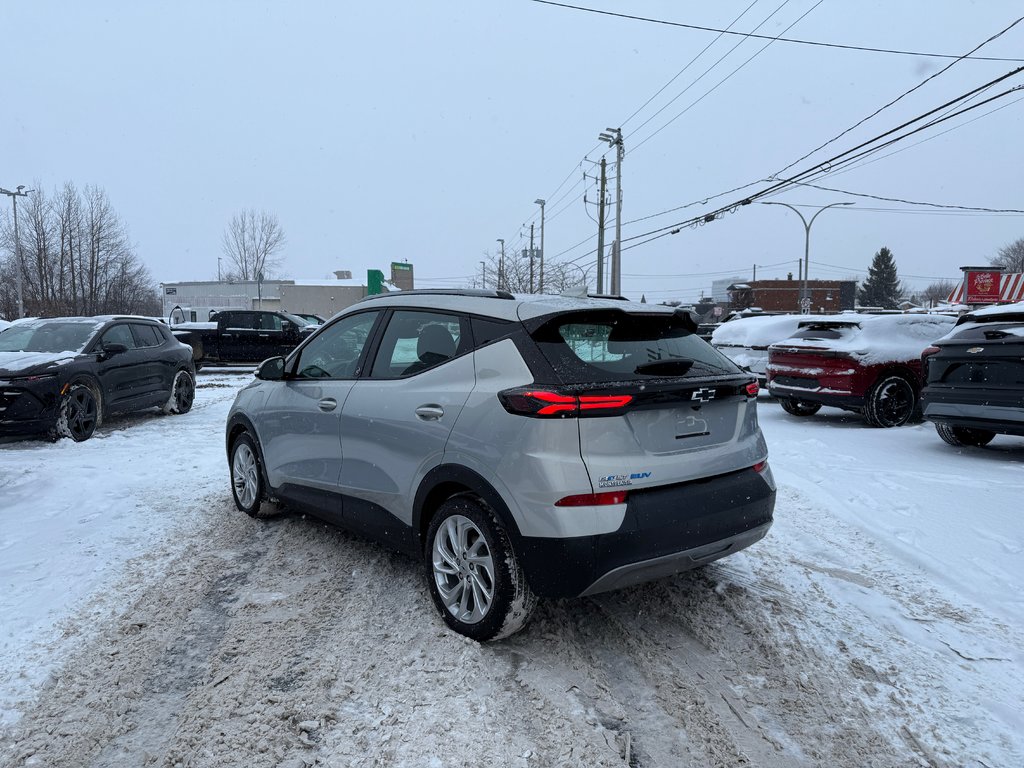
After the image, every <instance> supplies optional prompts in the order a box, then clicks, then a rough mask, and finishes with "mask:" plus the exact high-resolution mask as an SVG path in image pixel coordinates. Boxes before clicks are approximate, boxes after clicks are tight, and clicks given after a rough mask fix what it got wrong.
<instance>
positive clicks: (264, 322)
mask: <svg viewBox="0 0 1024 768" xmlns="http://www.w3.org/2000/svg"><path fill="white" fill-rule="evenodd" d="M281 328H282V325H281V317H280V315H272V314H270V313H269V312H266V313H264V314H262V315H260V330H263V331H280V330H281Z"/></svg>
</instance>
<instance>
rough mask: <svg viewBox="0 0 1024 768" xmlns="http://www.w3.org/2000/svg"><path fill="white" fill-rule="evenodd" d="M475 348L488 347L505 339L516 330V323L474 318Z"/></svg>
mask: <svg viewBox="0 0 1024 768" xmlns="http://www.w3.org/2000/svg"><path fill="white" fill-rule="evenodd" d="M472 322H473V342H474V344H473V346H474V348H475V349H480V347H484V346H487V345H488V344H490V343H491V342H494V341H497V340H498V339H503V338H505V337H506V336H508V335H509V334H511V333H512V332H513V331H515V329H516V323H510V322H508V321H507V320H490V319H486V318H483V317H474V318H473V320H472Z"/></svg>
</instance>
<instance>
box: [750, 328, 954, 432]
mask: <svg viewBox="0 0 1024 768" xmlns="http://www.w3.org/2000/svg"><path fill="white" fill-rule="evenodd" d="M954 322H955V319H954V318H952V317H950V316H948V315H930V314H913V315H909V314H908V315H904V314H891V315H854V314H851V315H832V316H828V317H822V318H815V319H805V320H803V321H802V322H801V323H800V324H799V327H798V329H797V331H796V332H795V333H794V334H793V335H792V336H791V337H790V338H788V339H786V340H784V341H780V342H778V343H776V344H772V345H771V346H769V348H768V356H769V359H768V391H769V392H770V393H771V394H772V395H773V396H774V397H776V398H778V400H779V404H780V405H782V407H783V409H784V410H785V411H786V413H789V414H792V415H793V416H811V415H813V414H815V413H817V412H818V411H819V410H820V408H821V406H823V405H829V406H834V407H836V408H842V409H844V410H848V411H855V412H857V413H860V414H863V416H864V420H865V421H866V422H867V423H868V424H869V425H871V426H873V427H898V426H901V425H903V424H906V423H907V422H908V421H909V420H910V419H911V418H912V417H913V416H914V415H915V413H916V412H917V410H918V393H919V392H920V391H921V384H922V381H921V353H922V352H923V351H924V350H925V348H926V347H928V346H929V345H931V343H932V342H934V341H935V340H936V339H938V338H940V337H942V336H944V335H945V334H946V333H947V332H948V331H949V330H950V329H951V328H952V327H953V323H954Z"/></svg>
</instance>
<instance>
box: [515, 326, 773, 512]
mask: <svg viewBox="0 0 1024 768" xmlns="http://www.w3.org/2000/svg"><path fill="white" fill-rule="evenodd" d="M527 328H528V330H529V331H530V334H531V337H532V338H533V340H534V341H535V342H536V343H537V345H538V347H539V349H540V351H541V354H542V355H543V356H544V358H545V360H546V361H547V363H549V364H550V366H551V368H552V370H553V372H554V376H555V377H556V379H557V385H558V389H557V391H558V392H559V393H562V394H563V395H569V396H570V397H576V398H578V400H579V403H580V406H579V409H578V411H577V412H576V413H574V414H572V415H575V416H578V418H577V419H576V422H577V424H578V426H579V436H580V455H581V457H582V459H583V461H584V463H585V465H586V467H587V471H588V473H589V475H590V479H591V483H592V485H593V490H594V492H595V493H600V492H602V491H608V490H611V489H615V488H624V487H638V488H642V487H653V486H660V485H665V484H671V483H678V482H684V481H689V480H694V479H698V478H704V477H710V476H714V475H720V474H725V473H727V472H732V471H735V470H739V469H745V468H748V467H751V466H753V465H754V464H756V463H757V462H759V461H761V460H763V459H764V458H765V455H766V453H767V450H766V448H765V445H764V441H763V439H762V437H761V434H760V430H759V429H758V427H757V416H756V409H755V401H756V394H757V389H756V387H757V385H756V384H755V383H753V380H752V377H751V376H750V374H748V373H744V372H742V371H740V370H739V369H738V368H737V367H736V366H735V365H734V364H733V363H732V361H730V360H729V359H728V358H726V357H725V356H724V355H722V354H721V353H720V352H718V351H717V350H715V349H714V348H713V347H711V346H710V345H709V344H708V343H707V342H705V341H704V340H702V339H701V338H699V336H697V334H696V326H695V325H694V324H693V321H692V320H690V319H689V317H688V316H686V315H685V314H683V313H670V312H657V313H650V314H641V313H637V312H632V311H631V312H625V311H619V310H605V309H595V310H584V311H578V312H568V313H563V314H559V315H556V316H554V317H550V316H549V317H547V318H538V319H537V320H536V321H534V322H532V323H527ZM567 415H568V414H567Z"/></svg>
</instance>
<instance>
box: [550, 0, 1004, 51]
mask: <svg viewBox="0 0 1024 768" xmlns="http://www.w3.org/2000/svg"><path fill="white" fill-rule="evenodd" d="M533 2H535V3H540V4H541V5H553V6H556V7H558V8H568V9H569V10H573V11H585V12H587V13H596V14H598V15H601V16H615V17H618V18H621V19H630V20H632V21H645V22H649V23H652V24H663V25H665V26H669V27H682V28H683V29H694V30H697V31H699V32H716V33H718V34H720V35H738V36H740V37H747V38H753V39H757V40H771V41H772V42H779V43H793V44H795V45H812V46H817V47H820V48H840V49H843V50H847V51H865V52H867V53H888V54H893V55H896V56H918V57H928V58H933V59H960V58H967V59H969V60H971V61H1000V62H1009V63H1014V64H1017V63H1021V62H1024V59H1012V58H1003V57H999V56H967V57H961V56H958V55H955V54H948V53H930V52H927V51H904V50H899V49H894V48H875V47H872V46H866V45H844V44H842V43H825V42H821V41H819V40H800V39H797V38H792V37H776V36H772V35H758V34H754V33H752V32H735V31H732V30H729V29H718V28H716V27H705V26H701V25H699V24H684V23H682V22H678V21H666V20H665V19H653V18H649V17H646V16H633V15H630V14H626V13H614V12H612V11H602V10H598V9H596V8H584V7H583V6H580V5H569V4H568V3H556V2H553V0H533Z"/></svg>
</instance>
